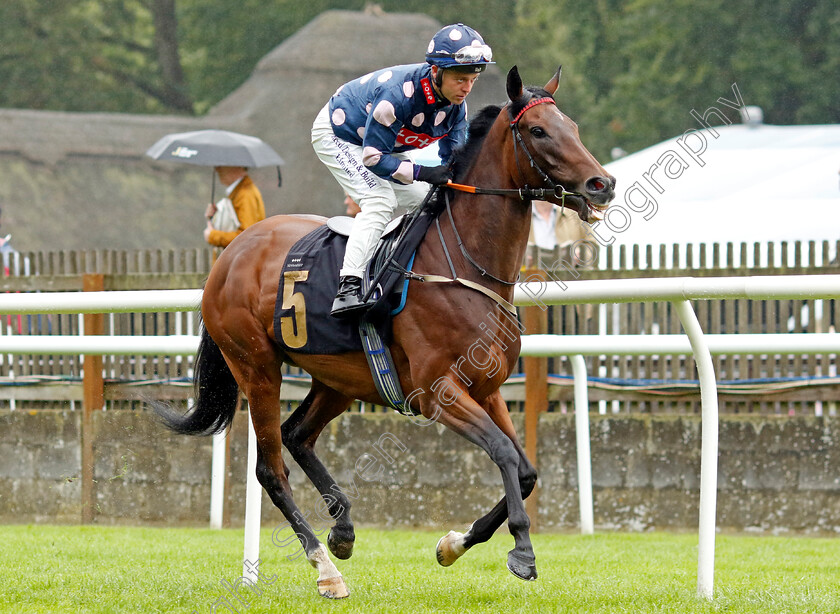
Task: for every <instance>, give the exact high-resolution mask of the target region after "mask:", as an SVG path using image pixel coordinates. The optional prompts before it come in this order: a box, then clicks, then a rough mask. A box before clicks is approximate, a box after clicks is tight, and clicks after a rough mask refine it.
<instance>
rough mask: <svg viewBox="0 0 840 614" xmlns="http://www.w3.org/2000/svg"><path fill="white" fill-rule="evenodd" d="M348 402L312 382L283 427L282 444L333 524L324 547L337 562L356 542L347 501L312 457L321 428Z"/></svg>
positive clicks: (324, 468) (317, 383)
mask: <svg viewBox="0 0 840 614" xmlns="http://www.w3.org/2000/svg"><path fill="white" fill-rule="evenodd" d="M351 402H352V399H351V398H350V397H347V396H345V395H343V394H341V393H339V392H336V391H335V390H333V389H332V388H327V387H326V386H325V385H323V384H322V383H321V382H319V381H318V380H313V381H312V389H311V390H310V391H309V394H308V395H306V398H305V399H304V400H303V403H301V404H300V406H299V407H298V408H297V409H296V410H295V411H294V413H293V414H292V415H291V416H290V417H289V419H288V420H286V422H284V423H283V444H284V445H285V446H286V449H287V450H289V452H290V453H291V455H292V457H293V458H294V459H295V460H296V461H297V463H298V465H300V467H301V469H303V471H304V473H306V475H307V477H308V478H309V479H310V481H311V482H312V483H313V484H314V485H315V488H317V489H318V492H320V493H321V496H322V497H323V498H324V502H325V503H326V505H327V509H328V510H329V513H330V516H332V517H333V519H334V520H335V525H334V526H333V528H332V529H331V530H330V535H329V538H328V539H327V545H329V547H330V552H332V553H333V554H334V555H335V556H336V557H337V558H339V559H349V558H350V556H351V555H352V554H353V544H354V542H355V540H356V534H355V531H354V530H353V522H352V521H351V520H350V500H349V499H348V498H347V495H345V494H344V492H342V490H341V489H340V488H339V486H338V484H337V483H336V481H335V480H334V479H333V477H332V476H331V475H330V473H329V471H328V470H327V468H326V467H325V466H324V464H323V463H322V462H321V459H319V458H318V456H317V455H316V454H315V441H316V440H317V439H318V436H319V435H320V434H321V431H322V430H323V429H324V427H325V426H326V425H327V424H328V423H329V422H330V421H331V420H332V419H333V418H335V417H336V416H339V415H341V414H342V413H343V412H344V411H345V410H346V409H347V408H348V407H349V406H350V403H351Z"/></svg>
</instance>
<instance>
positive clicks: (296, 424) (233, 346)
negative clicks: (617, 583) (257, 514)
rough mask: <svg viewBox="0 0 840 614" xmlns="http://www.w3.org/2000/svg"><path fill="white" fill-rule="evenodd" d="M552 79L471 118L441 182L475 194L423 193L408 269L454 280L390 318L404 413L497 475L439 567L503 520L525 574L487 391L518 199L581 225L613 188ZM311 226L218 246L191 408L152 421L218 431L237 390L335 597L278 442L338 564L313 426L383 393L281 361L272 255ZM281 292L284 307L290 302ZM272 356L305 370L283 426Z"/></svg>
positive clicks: (315, 364) (324, 590)
mask: <svg viewBox="0 0 840 614" xmlns="http://www.w3.org/2000/svg"><path fill="white" fill-rule="evenodd" d="M559 79H560V70H559V69H558V71H557V72H556V74H555V75H554V76H553V77H552V78H551V79H550V80H549V82H548V83H547V84H546V85H545V87H544V88H534V87H528V88H524V87H523V85H522V80H521V78H520V76H519V72H518V70H517V68H516V67H515V66H514V67H513V68H512V69H511V70H510V72H509V73H508V75H507V82H506V89H507V95H508V98H509V100H508V102H507V103H506V104H505V106H504V107H488V108H486V109H484V110H482V111H481V112H480V113H479V115H478V116H477V117H476V119H475V120H474V121H473V122H472V123H471V124H470V131H469V132H470V136H469V139H468V142H467V144H466V145H465V147H464V148H463V150H462V151H461V152H459V153H458V154H457V155H456V160H455V164H454V171H455V180H456V181H457V182H458V185H457V186H456V187H459V188H461V190H464V189H465V188H464V185H465V184H466V185H467V186H474V187H475V188H474V190H473V193H470V192H468V191H458V190H453V188H452V187H451V186H450V187H444V188H443V189H440V190H439V191H438V195H437V198H438V199H439V202H440V203H442V206H443V204H445V207H446V212H445V213H441V214H440V217H439V227H440V230H439V231H437V230H431V229H430V231H429V232H428V233H427V235H426V236H425V237H424V239H423V241H422V242H421V243H420V245H419V247H418V249H417V251H416V256H415V260H414V267H413V270H414V271H415V272H417V273H420V274H437V275H442V276H446V275H447V274H449V273H452V275H453V277H454V276H456V275H457V277H458V278H459V280H460V281H461V283H458V282H455V281H451V280H449V281H444V282H442V283H420V282H418V281H416V280H412V281H410V283H409V284H408V291H407V292H408V295H407V301H406V304H405V308H404V309H403V311H402V312H400V313H399V314H398V315H397V316H396V317H395V318H394V319H393V323H392V325H393V329H392V342H391V344H390V345H389V349H390V352H391V355H392V357H393V360H394V364H395V366H396V369H397V373H398V375H399V381H400V384H401V386H402V389H403V390H411V391H414V392H412V393H411V394H410V395H408V396H409V399H410V401H409V403H410V406H411V408H412V409H413V410H414V411H417V412H419V414H422V417H423V419H425V420H435V421H437V422H439V423H441V424H443V425H445V426H446V427H448V428H450V429H452V430H453V431H454V432H456V433H458V434H459V435H461V436H462V437H464V438H465V439H467V440H468V441H470V442H472V443H474V444H475V445H477V446H479V447H481V448H482V449H483V450H484V451H485V452H487V454H488V455H489V456H490V458H491V459H492V460H493V462H495V463H496V465H497V466H498V467H499V469H500V471H501V475H502V483H503V485H504V492H505V495H504V498H502V500H501V501H499V503H498V504H496V506H495V507H494V508H493V509H492V510H490V512H488V513H487V514H486V515H485V516H483V517H482V518H480V519H478V520H476V521H475V522H474V523H473V524H472V525H471V526H470V528H469V529H468V530H467V532H466V533H463V534H462V533H457V532H455V531H450V532H449V533H448V534H447V535H445V536H444V537H442V538H441V539H440V541H439V542H438V544H437V548H436V554H437V560H438V562H439V563H440V564H441V565H444V566H447V565H451V564H452V563H453V562H454V561H455V560H456V559H457V558H458V557H460V556H461V555H463V554H464V553H465V552H466V551H467V550H469V549H470V548H471V547H473V546H474V545H476V544H480V543H483V542H486V541H487V540H489V539H490V537H491V536H492V535H493V533H494V532H495V531H496V529H498V528H499V527H500V526H501V525H502V523H503V522H504V521H505V520H507V521H508V528H509V530H510V532H511V534H512V535H513V537H514V540H515V547H514V549H513V550H511V551H510V552H509V554H508V560H507V567H508V569H509V570H510V571H511V572H512V573H513V574H514V575H515V576H517V577H519V578H522V579H525V580H533V579H535V578H536V577H537V569H536V559H535V557H534V550H533V547H532V545H531V539H530V535H529V527H530V520H529V518H528V515H527V514H526V512H525V505H524V502H523V501H524V499H525V498H526V497H527V496H528V495H529V494H530V493H531V491H532V490H533V488H534V484H535V483H536V479H537V473H536V470H535V468H534V467H533V466H532V464H531V463H530V462H529V461H528V459H527V458H526V456H525V452H524V450H523V448H522V446H521V445H520V442H519V440H518V438H517V435H516V432H515V430H514V427H513V424H512V422H511V419H510V416H509V414H508V410H507V406H506V404H505V402H504V400H503V399H502V395H501V393H500V391H499V388H500V386H501V385H502V383H503V382H504V381H505V380H506V379H507V378H508V376H509V375H510V373H511V372H512V370H513V368H514V366H515V365H516V362H517V358H518V356H519V349H520V339H519V334H520V328H519V325H518V321H517V320H516V317H515V315H510V309H511V307H510V304H511V302H512V300H513V292H514V283H515V281H516V279H517V276H518V273H519V270H520V263H521V262H522V258H523V256H524V253H525V249H526V244H527V239H528V232H529V227H530V221H531V206H530V205H531V203H530V200H531V198H534V197H535V196H540V197H544V198H545V199H546V200H549V201H551V202H553V203H555V204H558V205H561V204H562V205H563V206H566V207H569V208H571V209H574V210H576V211H577V213H578V215H579V217H580V218H581V219H582V220H584V221H589V220H592V219H597V218H598V216H599V215H600V214H601V213H602V212H603V211H604V209H605V208H606V206H607V205H608V204H609V202H610V200H612V198H613V197H614V194H615V192H614V188H615V179H614V178H613V177H611V176H610V175H609V174H608V173H607V171H606V170H604V168H603V167H602V166H601V165H600V164H599V163H598V161H597V160H596V159H595V158H594V156H592V154H590V153H589V151H588V150H587V149H586V148H585V147H584V145H583V144H582V143H581V141H580V138H579V135H578V129H577V126H576V124H575V123H574V122H573V121H572V120H571V119H569V118H568V117H567V116H566V115H565V114H563V113H562V112H560V111H559V110H558V108H557V106H556V104H555V101H554V99H553V95H554V93H555V91H556V90H557V87H558V84H559ZM529 186H538V187H537V188H533V187H529ZM482 188H483V189H482ZM466 189H467V190H469V188H466ZM325 221H326V220H325V218H321V217H318V216H306V215H280V216H275V217H271V218H268V219H266V220H264V221H262V222H260V223H258V224H256V225H254V226H252V227H250V228H248V229H247V230H246V231H245V232H244V233H242V235H241V236H240V237H238V238H237V239H236V240H235V241H233V242H232V243H231V244H230V246H228V247H227V248H226V249H225V250H224V252H222V255H221V256H220V257H219V259H218V260H217V261H216V263H215V264H214V266H213V268H212V270H211V272H210V275H209V277H208V279H207V283H206V284H205V288H204V295H203V299H202V303H201V314H202V319H203V323H204V328H203V331H202V336H201V342H200V347H199V352H198V354H197V356H196V367H195V387H196V395H195V404H194V406H193V407H192V408H190V409H189V410H188V412H187V413H186V414H184V415H181V414H180V413H178V412H175V411H174V410H173V409H172V408H171V407H168V406H166V405H162V404H157V405H156V406H155V411H156V412H157V413H158V414H159V415H160V416H161V418H163V420H164V422H165V424H166V425H167V426H168V427H170V428H172V429H173V430H175V431H178V432H181V433H186V434H201V435H207V434H211V433H216V432H221V431H222V430H224V429H225V428H226V427H228V425H230V423H231V421H232V420H233V416H234V410H235V407H236V401H237V397H238V394H239V389H241V390H242V391H243V392H244V394H245V395H246V397H247V399H248V403H249V406H250V412H251V420H252V422H253V426H254V430H255V432H256V436H257V446H258V460H257V470H256V473H257V477H258V479H259V482H260V484H261V485H262V486H263V488H264V489H265V490H266V492H267V493H268V495H269V496H270V498H271V500H272V502H273V503H274V504H275V505H276V506H277V507H278V508H279V509H280V511H281V512H282V513H283V515H284V516H285V517H286V519H287V520H288V522H289V523H290V525H291V527H292V529H293V530H294V532H295V533H296V534H297V535H298V537H299V538H300V541H301V543H302V546H303V549H304V552H305V554H306V557H307V559H308V560H309V562H310V563H311V564H312V565H313V567H315V568H316V569H317V571H318V580H317V584H318V591H319V593H320V594H321V595H323V596H325V597H332V598H340V597H346V596H347V595H348V591H347V587H346V585H345V583H344V579H343V578H342V576H341V574H340V573H339V571H338V569H337V568H336V566H335V564H334V563H333V562H332V560H331V559H330V557H329V554H328V552H327V548H326V547H325V546H324V545H323V544H322V543H321V542H320V541H319V540H318V538H317V537H316V536H315V534H314V532H313V530H312V528H311V526H310V525H309V523H308V522H307V521H306V520H305V518H304V516H303V515H302V514H300V512H299V510H298V508H297V506H296V504H295V501H294V499H293V497H292V491H291V488H290V486H289V481H288V473H289V469H288V467H287V465H286V463H285V462H284V460H283V455H282V452H281V446H282V445H285V446H286V448H287V449H288V451H289V453H290V454H291V455H292V457H293V458H294V459H295V461H297V463H298V464H299V465H300V467H301V468H302V469H303V471H304V472H305V473H306V475H307V477H308V478H309V479H310V480H311V481H312V483H313V484H314V485H315V487H316V488H317V489H318V491H319V492H320V493H321V496H322V497H323V499H324V501H325V503H326V504H327V508H328V509H329V511H330V514H331V516H332V517H333V519H334V520H335V524H334V526H333V527H332V529H331V531H330V533H329V537H328V539H327V545H328V546H329V550H330V552H332V553H333V555H334V556H335V557H336V558H338V559H346V558H349V557H350V555H351V554H352V551H353V544H354V540H355V533H354V528H353V523H352V521H351V520H350V501H349V500H348V498H347V497H346V495H345V494H344V493H343V492H342V491H341V489H340V488H339V487H338V484H336V482H335V480H334V479H333V477H332V476H331V475H330V473H329V472H328V471H327V469H326V467H324V465H323V464H322V462H321V461H320V460H319V458H318V457H317V456H316V454H315V450H314V446H315V442H316V440H317V439H318V436H319V435H320V433H321V431H322V430H323V429H324V427H325V426H326V425H327V423H329V422H330V421H331V420H333V419H334V418H336V417H337V416H339V415H341V414H342V413H343V412H344V411H345V410H346V409H347V408H348V407H349V406H350V404H351V403H352V402H353V400H354V399H359V400H362V401H365V402H368V403H376V404H381V403H382V399H381V398H380V396H379V394H378V393H377V390H376V387H375V386H374V382H373V378H372V376H371V373H370V370H369V368H368V363H367V361H366V358H365V356H364V354H363V353H362V352H361V351H360V352H348V353H343V354H335V355H313V354H303V353H295V352H291V351H284V350H281V349H280V347H279V346H278V344H277V343H276V341H275V330H274V307H275V302H276V300H277V290H278V280H280V277H281V271H282V268H283V263H284V260H285V257H286V254H287V253H288V251H289V249H290V248H291V247H292V246H293V245H294V244H295V242H296V241H297V240H298V239H300V238H301V237H303V236H304V235H306V234H307V233H309V232H311V231H312V230H314V229H316V228H317V227H318V226H319V225H321V224H323V223H325ZM447 246H448V247H447ZM455 246H458V247H460V249H458V248H457V247H455ZM292 290H293V288H292ZM288 298H289V299H290V300H292V301H293V300H294V297H293V293H292V292H290V293H289V296H288ZM506 310H507V311H506ZM500 314H503V315H500ZM479 341H480V343H479ZM284 362H287V363H292V364H294V365H297V366H299V367H301V368H303V369H304V370H305V371H307V372H308V373H309V374H310V375H311V376H312V388H311V389H310V391H309V393H308V394H307V396H306V398H305V399H304V401H303V402H302V403H301V404H300V406H299V407H298V408H297V409H296V410H295V411H294V412H293V413H292V415H291V416H290V417H289V418H288V419H287V420H286V421H285V422H282V418H281V416H282V414H281V405H280V400H279V397H280V382H281V379H282V377H281V371H280V367H281V365H282V363H284ZM281 422H282V424H281Z"/></svg>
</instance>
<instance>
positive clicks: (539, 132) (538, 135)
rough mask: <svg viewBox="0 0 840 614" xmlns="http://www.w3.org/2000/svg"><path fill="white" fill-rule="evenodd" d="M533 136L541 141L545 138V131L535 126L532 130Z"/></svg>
mask: <svg viewBox="0 0 840 614" xmlns="http://www.w3.org/2000/svg"><path fill="white" fill-rule="evenodd" d="M531 134H532V135H534V136H535V137H536V138H538V139H541V138H543V137H544V136H545V130H543V129H542V128H540V127H539V126H533V127H532V128H531Z"/></svg>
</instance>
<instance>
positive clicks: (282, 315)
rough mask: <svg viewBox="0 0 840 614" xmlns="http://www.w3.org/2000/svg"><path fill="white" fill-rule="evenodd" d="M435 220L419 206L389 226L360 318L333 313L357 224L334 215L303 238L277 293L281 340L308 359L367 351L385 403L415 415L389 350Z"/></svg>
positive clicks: (366, 283)
mask: <svg viewBox="0 0 840 614" xmlns="http://www.w3.org/2000/svg"><path fill="white" fill-rule="evenodd" d="M436 217H437V212H431V211H429V210H427V208H425V207H420V208H418V209H417V210H416V211H415V212H414V213H412V214H411V215H404V216H401V217H399V218H397V219H395V220H393V221H392V222H391V223H390V224H389V225H388V227H387V228H386V229H385V232H384V233H383V235H382V239H381V240H380V242H379V245H378V246H377V248H376V252H375V253H374V256H373V258H372V259H371V261H370V263H368V266H367V271H366V273H365V277H364V279H363V280H362V289H363V293H364V294H365V295H366V296H367V295H370V300H369V303H370V305H371V306H370V308H369V309H368V310H367V311H366V312H365V313H364V315H362V316H361V319H360V320H359V321H354V320H353V319H349V320H348V319H343V318H336V317H333V316H331V315H330V309H331V308H332V302H333V299H334V298H335V293H336V291H337V289H338V271H339V269H340V268H341V264H342V262H343V259H344V251H345V249H346V247H347V235H348V234H349V231H350V228H351V227H352V223H353V219H352V218H348V217H336V218H331V219H330V220H329V221H328V222H327V224H325V225H324V226H321V227H319V228H317V229H316V230H314V231H312V232H310V233H309V234H308V235H306V236H304V237H303V238H301V239H300V240H298V242H297V243H295V245H294V246H293V247H292V249H291V250H290V251H289V254H288V255H287V257H286V262H285V263H284V264H283V273H282V277H281V278H280V280H279V285H278V288H277V301H276V303H275V307H274V335H275V338H276V341H277V343H278V344H280V346H281V347H282V348H284V349H286V350H289V351H291V352H298V353H302V354H340V353H343V352H358V351H364V352H365V355H366V356H367V359H368V364H369V366H370V367H371V374H372V375H373V380H374V382H375V383H376V387H377V390H378V391H379V394H380V396H381V397H382V399H383V401H384V403H385V404H386V405H389V406H390V407H392V408H394V409H396V410H397V411H399V412H401V413H412V412H411V410H410V408H408V407H404V400H405V399H404V395H403V393H402V390H401V388H400V385H399V378H398V377H397V374H396V371H395V369H394V366H393V361H392V360H391V356H390V353H389V352H388V348H387V345H388V343H389V342H390V339H391V321H392V318H393V317H394V316H395V315H396V314H398V313H399V312H400V311H401V310H402V308H403V307H404V306H405V293H406V290H407V288H408V273H409V272H410V271H411V266H412V263H413V261H414V253H415V252H416V250H417V246H418V245H419V244H420V241H422V239H423V236H424V235H425V234H426V231H427V230H428V228H429V226H430V225H431V224H432V222H433V221H434V219H435V218H436ZM372 283H373V289H372V290H371V285H372Z"/></svg>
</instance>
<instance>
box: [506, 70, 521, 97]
mask: <svg viewBox="0 0 840 614" xmlns="http://www.w3.org/2000/svg"><path fill="white" fill-rule="evenodd" d="M507 95H508V98H509V99H510V100H511V101H513V100H519V99H520V98H522V77H520V76H519V69H518V68H517V67H516V66H514V67H513V68H511V69H510V70H509V71H508V74H507Z"/></svg>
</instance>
